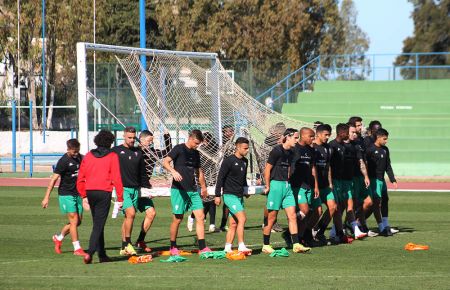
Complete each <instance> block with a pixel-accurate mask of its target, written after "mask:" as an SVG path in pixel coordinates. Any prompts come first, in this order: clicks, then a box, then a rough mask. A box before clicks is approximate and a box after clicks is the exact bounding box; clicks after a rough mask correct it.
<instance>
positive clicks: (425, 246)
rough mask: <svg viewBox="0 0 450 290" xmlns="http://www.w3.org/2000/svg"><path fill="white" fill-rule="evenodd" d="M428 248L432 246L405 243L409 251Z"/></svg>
mask: <svg viewBox="0 0 450 290" xmlns="http://www.w3.org/2000/svg"><path fill="white" fill-rule="evenodd" d="M428 249H430V247H429V246H427V245H418V244H414V243H407V244H406V245H405V250H407V251H423V250H428Z"/></svg>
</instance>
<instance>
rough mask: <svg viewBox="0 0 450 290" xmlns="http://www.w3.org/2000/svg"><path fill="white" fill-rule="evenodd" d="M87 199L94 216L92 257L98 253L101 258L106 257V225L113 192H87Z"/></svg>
mask: <svg viewBox="0 0 450 290" xmlns="http://www.w3.org/2000/svg"><path fill="white" fill-rule="evenodd" d="M86 193H87V198H88V201H89V206H90V207H91V214H92V222H93V225H92V233H91V238H90V239H89V250H88V251H87V253H88V254H89V255H91V256H93V255H94V254H95V252H97V254H98V256H99V257H100V258H102V257H106V251H105V237H104V230H105V223H106V219H107V218H108V213H109V208H110V207H111V192H107V191H103V190H87V192H86Z"/></svg>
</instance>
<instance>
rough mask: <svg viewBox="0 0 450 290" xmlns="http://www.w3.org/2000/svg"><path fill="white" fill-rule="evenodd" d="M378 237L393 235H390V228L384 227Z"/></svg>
mask: <svg viewBox="0 0 450 290" xmlns="http://www.w3.org/2000/svg"><path fill="white" fill-rule="evenodd" d="M380 236H383V237H392V236H393V234H392V232H391V228H390V227H389V226H387V227H385V228H384V229H383V230H382V231H381V233H380Z"/></svg>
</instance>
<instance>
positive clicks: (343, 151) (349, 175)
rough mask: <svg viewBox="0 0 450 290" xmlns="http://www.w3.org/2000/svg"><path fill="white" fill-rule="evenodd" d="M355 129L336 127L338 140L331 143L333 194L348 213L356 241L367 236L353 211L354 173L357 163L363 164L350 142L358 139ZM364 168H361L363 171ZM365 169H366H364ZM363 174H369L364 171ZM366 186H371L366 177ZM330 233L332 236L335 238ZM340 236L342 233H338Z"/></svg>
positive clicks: (341, 125) (339, 125) (342, 125)
mask: <svg viewBox="0 0 450 290" xmlns="http://www.w3.org/2000/svg"><path fill="white" fill-rule="evenodd" d="M355 131H356V129H355V127H349V126H348V125H347V124H342V123H340V124H338V125H337V126H336V138H335V139H334V140H333V141H331V142H330V148H331V151H332V153H331V162H330V165H331V170H332V171H331V172H332V181H333V190H334V191H333V192H334V194H335V197H336V199H337V201H338V206H339V210H340V212H341V213H342V212H343V211H344V210H346V211H347V220H348V222H349V223H350V224H351V226H352V229H353V233H354V236H355V238H356V239H361V238H364V237H365V236H367V234H366V233H363V232H362V231H361V230H360V229H359V227H358V225H357V222H356V220H355V214H354V210H353V195H352V191H353V183H352V180H353V175H354V173H353V171H354V168H355V165H354V163H355V162H361V160H362V156H361V152H359V151H357V150H356V148H355V147H354V146H353V145H352V144H351V142H350V136H352V139H354V138H355V137H356V132H355ZM362 168H363V167H362V166H361V169H362ZM364 169H365V167H364ZM362 173H363V174H366V175H367V173H366V172H365V171H364V172H363V171H362ZM365 180H366V186H368V185H369V180H368V178H367V177H366V179H365ZM333 234H334V233H333V230H332V233H330V236H333ZM336 234H340V233H336Z"/></svg>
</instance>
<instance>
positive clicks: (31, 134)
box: [30, 101, 33, 177]
mask: <svg viewBox="0 0 450 290" xmlns="http://www.w3.org/2000/svg"><path fill="white" fill-rule="evenodd" d="M32 115H33V101H30V177H33V118H32Z"/></svg>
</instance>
